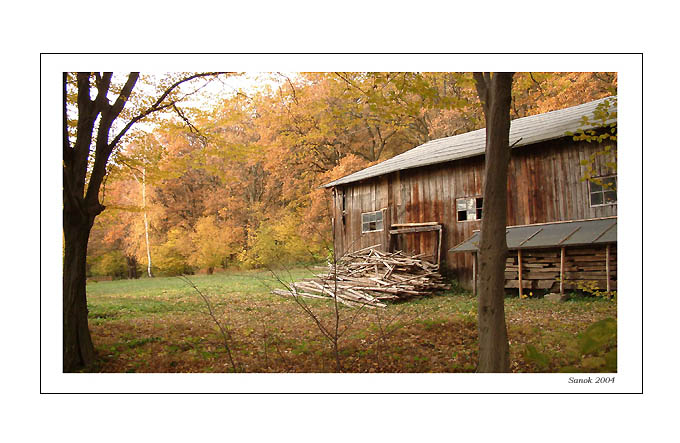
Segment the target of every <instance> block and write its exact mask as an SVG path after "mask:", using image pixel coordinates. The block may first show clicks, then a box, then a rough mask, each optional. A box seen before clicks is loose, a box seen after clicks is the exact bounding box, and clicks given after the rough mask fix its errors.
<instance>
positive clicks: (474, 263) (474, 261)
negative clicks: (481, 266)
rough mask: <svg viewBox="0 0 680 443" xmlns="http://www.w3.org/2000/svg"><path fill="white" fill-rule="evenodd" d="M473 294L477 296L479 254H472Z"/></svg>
mask: <svg viewBox="0 0 680 443" xmlns="http://www.w3.org/2000/svg"><path fill="white" fill-rule="evenodd" d="M472 294H473V295H474V296H475V297H476V296H477V253H476V252H473V253H472Z"/></svg>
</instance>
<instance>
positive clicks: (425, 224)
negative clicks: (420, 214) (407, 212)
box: [392, 222, 441, 228]
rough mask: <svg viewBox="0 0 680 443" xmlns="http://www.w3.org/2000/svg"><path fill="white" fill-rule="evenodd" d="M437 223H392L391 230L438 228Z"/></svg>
mask: <svg viewBox="0 0 680 443" xmlns="http://www.w3.org/2000/svg"><path fill="white" fill-rule="evenodd" d="M438 225H441V223H439V222H423V223H394V224H393V225H392V227H393V228H411V227H416V226H438Z"/></svg>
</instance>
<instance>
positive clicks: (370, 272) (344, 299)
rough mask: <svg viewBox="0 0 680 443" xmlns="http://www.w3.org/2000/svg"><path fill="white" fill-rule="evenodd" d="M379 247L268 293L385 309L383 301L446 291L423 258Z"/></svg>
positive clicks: (349, 255)
mask: <svg viewBox="0 0 680 443" xmlns="http://www.w3.org/2000/svg"><path fill="white" fill-rule="evenodd" d="M379 246H380V245H374V246H370V247H368V248H364V249H361V250H359V251H355V252H351V253H347V254H345V255H344V256H343V257H342V258H340V259H339V260H338V261H337V263H336V264H333V263H329V265H328V271H327V272H326V273H323V274H319V275H316V276H315V277H313V278H307V279H304V280H301V281H298V282H294V283H291V284H290V285H289V286H288V289H274V290H273V291H272V293H274V294H278V295H283V296H289V297H309V298H324V299H327V298H334V297H337V300H338V302H340V303H342V304H345V305H348V306H355V307H359V306H366V307H371V308H374V307H385V306H386V304H385V303H384V301H386V300H393V301H394V300H406V299H409V298H412V297H417V296H424V295H430V294H432V293H433V292H435V291H443V290H447V289H450V288H451V286H450V285H448V284H446V283H445V281H444V279H443V277H442V276H441V274H440V273H439V265H438V264H434V263H430V262H429V261H427V260H423V259H422V257H421V256H422V255H423V254H418V255H408V254H405V253H403V252H401V251H397V252H383V251H380V250H379V249H378V247H379Z"/></svg>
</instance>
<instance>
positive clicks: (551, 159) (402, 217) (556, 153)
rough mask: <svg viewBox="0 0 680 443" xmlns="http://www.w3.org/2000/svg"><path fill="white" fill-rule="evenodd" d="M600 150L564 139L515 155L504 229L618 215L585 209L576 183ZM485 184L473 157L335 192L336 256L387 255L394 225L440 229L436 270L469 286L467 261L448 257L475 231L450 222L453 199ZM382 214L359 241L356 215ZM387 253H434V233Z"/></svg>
mask: <svg viewBox="0 0 680 443" xmlns="http://www.w3.org/2000/svg"><path fill="white" fill-rule="evenodd" d="M601 149H602V145H598V144H595V143H586V142H574V141H572V140H569V139H560V140H553V141H549V142H544V143H540V144H536V145H531V146H526V147H520V148H516V149H513V152H512V157H511V161H510V165H509V169H508V213H507V216H508V226H513V225H526V224H533V223H545V222H552V221H563V220H580V219H589V218H599V217H607V216H612V215H616V205H609V206H601V207H593V208H591V207H590V203H589V190H588V183H587V181H584V180H581V178H582V177H583V175H584V173H585V171H586V168H585V166H582V165H581V164H580V162H581V161H582V160H585V159H587V158H588V157H589V156H590V155H591V154H593V153H595V152H596V151H599V150H601ZM595 169H596V171H597V175H609V174H612V171H609V170H608V169H607V167H606V166H605V159H601V158H598V161H597V163H596V165H595ZM483 181H484V158H483V157H482V156H477V157H473V158H469V159H462V160H457V161H453V162H448V163H442V164H438V165H433V166H426V167H421V168H416V169H410V170H405V171H398V172H394V173H391V174H388V175H386V176H381V177H377V178H374V179H369V180H364V181H362V182H358V183H350V184H348V185H345V186H339V187H337V188H336V189H335V192H334V198H333V200H334V230H335V239H336V240H335V242H336V251H337V252H338V253H339V254H340V255H341V254H343V253H345V252H347V251H354V250H357V249H360V248H363V247H367V246H371V245H374V244H381V245H383V246H382V247H383V248H387V247H388V246H387V245H388V240H389V235H388V233H387V231H388V229H389V226H390V224H392V223H417V222H433V221H434V222H440V223H442V224H443V226H444V230H443V239H442V266H443V268H444V269H446V270H448V271H450V272H452V273H454V274H456V275H457V276H458V278H459V280H460V281H461V283H463V284H464V285H467V286H469V284H470V281H471V279H472V254H468V253H464V254H452V253H449V252H448V251H449V249H451V248H453V247H455V246H456V245H458V244H459V243H460V242H462V241H464V240H465V239H467V238H468V237H470V236H471V235H472V233H473V231H474V230H478V229H480V228H481V221H479V220H475V221H465V222H458V221H457V220H456V199H457V198H461V197H475V196H477V197H482V196H483V195H482V194H483V191H482V190H483V185H484V183H483ZM343 192H345V194H346V196H345V213H344V220H343V214H342V193H343ZM381 209H385V212H384V216H383V217H384V224H385V228H384V229H383V231H381V232H373V233H365V234H363V235H362V233H361V213H363V212H371V211H377V210H381ZM485 209H486V208H485ZM392 248H393V249H401V250H404V251H407V252H415V253H426V254H433V253H435V250H436V249H435V248H436V234H435V233H434V232H423V233H415V234H406V235H402V236H399V237H398V238H397V241H396V243H395V244H393V245H392Z"/></svg>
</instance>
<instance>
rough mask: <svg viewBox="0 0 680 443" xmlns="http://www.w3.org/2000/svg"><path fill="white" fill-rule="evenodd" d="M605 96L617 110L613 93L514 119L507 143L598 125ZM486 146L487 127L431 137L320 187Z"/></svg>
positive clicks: (543, 138)
mask: <svg viewBox="0 0 680 443" xmlns="http://www.w3.org/2000/svg"><path fill="white" fill-rule="evenodd" d="M605 100H609V101H608V103H609V106H610V109H611V110H613V111H616V97H615V96H614V97H606V98H601V99H599V100H595V101H592V102H589V103H584V104H582V105H578V106H572V107H571V108H566V109H560V110H558V111H551V112H546V113H544V114H537V115H532V116H529V117H522V118H518V119H516V120H513V121H512V122H510V145H511V146H512V145H513V144H515V145H514V146H515V147H519V146H526V145H531V144H534V143H539V142H542V141H546V140H552V139H556V138H560V137H564V136H565V135H566V133H567V132H574V131H577V130H579V129H591V128H594V127H598V126H600V125H601V123H597V121H596V119H595V118H594V115H593V112H594V111H595V109H596V108H597V106H598V105H599V104H600V103H603V102H604V101H605ZM584 116H587V117H588V119H589V120H590V121H591V122H592V123H591V124H589V125H584V124H583V117H584ZM614 122H616V113H615V112H614V114H613V118H611V119H610V120H608V121H607V122H605V124H607V125H609V124H611V123H614ZM518 140H519V141H518ZM485 148H486V128H483V129H478V130H476V131H472V132H467V133H465V134H460V135H454V136H451V137H444V138H440V139H437V140H431V141H429V142H427V143H425V144H422V145H420V146H416V147H415V148H412V149H410V150H408V151H406V152H404V153H402V154H399V155H397V156H394V157H392V158H390V159H389V160H385V161H383V162H381V163H378V164H376V165H373V166H370V167H368V168H366V169H362V170H361V171H358V172H355V173H353V174H350V175H347V176H345V177H342V178H340V179H338V180H335V181H332V182H330V183H327V184H325V185H323V187H324V188H329V187H332V186H337V185H342V184H347V183H352V182H356V181H360V180H365V179H367V178H372V177H377V176H380V175H384V174H388V173H390V172H396V171H402V170H405V169H411V168H417V167H421V166H427V165H433V164H437V163H444V162H448V161H452V160H458V159H462V158H467V157H474V156H477V155H482V154H484V150H485Z"/></svg>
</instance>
